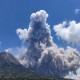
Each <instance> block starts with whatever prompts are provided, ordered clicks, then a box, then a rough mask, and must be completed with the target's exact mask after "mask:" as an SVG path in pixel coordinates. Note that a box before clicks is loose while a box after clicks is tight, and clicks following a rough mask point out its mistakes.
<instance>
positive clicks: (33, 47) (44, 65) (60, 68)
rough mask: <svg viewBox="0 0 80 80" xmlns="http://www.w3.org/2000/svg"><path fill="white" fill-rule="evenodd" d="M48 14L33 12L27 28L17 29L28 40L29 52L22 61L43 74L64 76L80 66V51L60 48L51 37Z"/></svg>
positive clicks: (20, 36)
mask: <svg viewBox="0 0 80 80" xmlns="http://www.w3.org/2000/svg"><path fill="white" fill-rule="evenodd" d="M47 18H48V14H47V12H46V11H44V10H40V11H38V12H36V13H33V14H32V15H31V17H30V19H31V22H30V24H29V28H28V30H27V29H24V30H22V29H17V34H18V35H19V38H20V39H22V40H24V41H26V42H27V47H26V48H27V52H26V53H25V55H23V57H21V58H20V62H21V63H22V64H23V65H24V66H25V67H27V68H31V69H33V70H34V71H36V72H39V73H42V74H44V73H45V74H49V75H55V76H61V77H64V76H65V75H67V74H68V73H69V72H74V73H76V69H78V68H79V60H80V56H79V52H78V51H77V50H76V49H73V48H71V47H69V46H68V47H67V49H66V50H64V49H63V48H58V46H57V45H56V44H55V43H54V42H53V40H52V37H51V31H50V26H49V25H48V23H47V22H46V20H47Z"/></svg>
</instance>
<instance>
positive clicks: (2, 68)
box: [0, 52, 30, 76]
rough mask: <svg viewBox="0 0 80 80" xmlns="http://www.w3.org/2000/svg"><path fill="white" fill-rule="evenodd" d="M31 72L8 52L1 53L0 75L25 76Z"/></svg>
mask: <svg viewBox="0 0 80 80" xmlns="http://www.w3.org/2000/svg"><path fill="white" fill-rule="evenodd" d="M29 72H30V71H29V70H27V69H26V68H25V67H23V66H22V65H21V64H20V63H19V61H18V60H17V59H16V58H15V57H14V56H13V55H12V54H10V53H7V52H1V53H0V75H4V76H20V75H21V76H25V75H26V74H29Z"/></svg>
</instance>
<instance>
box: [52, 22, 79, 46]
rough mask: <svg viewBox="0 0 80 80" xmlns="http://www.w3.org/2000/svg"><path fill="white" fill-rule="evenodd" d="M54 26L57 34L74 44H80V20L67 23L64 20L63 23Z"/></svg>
mask: <svg viewBox="0 0 80 80" xmlns="http://www.w3.org/2000/svg"><path fill="white" fill-rule="evenodd" d="M53 28H54V30H55V32H56V35H57V36H58V37H60V38H61V39H63V40H65V41H67V42H69V43H72V44H77V45H80V22H79V23H76V21H70V22H69V23H67V22H66V21H64V22H63V23H60V24H58V25H55V26H54V27H53Z"/></svg>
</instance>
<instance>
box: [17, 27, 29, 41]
mask: <svg viewBox="0 0 80 80" xmlns="http://www.w3.org/2000/svg"><path fill="white" fill-rule="evenodd" d="M16 33H17V35H18V36H19V38H20V39H21V40H26V39H27V37H28V35H27V29H20V28H18V29H17V30H16Z"/></svg>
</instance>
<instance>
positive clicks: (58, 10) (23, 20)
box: [0, 0, 80, 51]
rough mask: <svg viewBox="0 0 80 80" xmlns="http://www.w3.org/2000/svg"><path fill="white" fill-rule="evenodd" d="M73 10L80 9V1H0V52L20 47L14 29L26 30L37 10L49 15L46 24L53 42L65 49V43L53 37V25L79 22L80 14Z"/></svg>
mask: <svg viewBox="0 0 80 80" xmlns="http://www.w3.org/2000/svg"><path fill="white" fill-rule="evenodd" d="M75 9H80V0H0V42H2V43H1V46H0V51H2V50H5V49H7V48H13V47H17V46H21V45H22V41H20V39H19V38H18V36H17V34H16V29H17V28H22V29H24V28H28V25H29V22H30V15H31V14H32V13H33V12H36V11H39V10H45V11H46V12H47V13H48V14H49V18H48V20H47V22H48V24H49V25H50V26H51V31H52V36H53V38H54V42H55V43H57V44H58V45H59V46H61V47H66V46H65V45H66V43H65V42H64V44H62V43H63V41H62V40H58V39H57V37H56V36H55V32H54V31H53V25H56V24H59V23H61V22H63V21H65V20H67V21H69V20H75V21H76V22H80V16H79V15H80V14H75Z"/></svg>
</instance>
